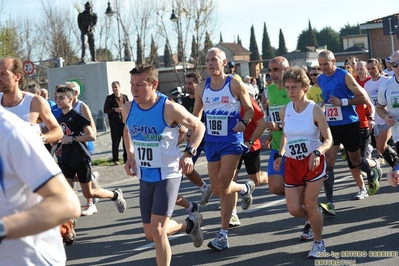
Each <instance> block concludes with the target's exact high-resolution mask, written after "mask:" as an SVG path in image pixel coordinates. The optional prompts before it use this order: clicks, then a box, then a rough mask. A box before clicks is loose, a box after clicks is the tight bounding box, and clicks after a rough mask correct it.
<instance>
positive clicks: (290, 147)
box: [285, 138, 313, 160]
mask: <svg viewBox="0 0 399 266" xmlns="http://www.w3.org/2000/svg"><path fill="white" fill-rule="evenodd" d="M312 152H313V150H312V146H311V144H310V139H309V138H298V139H293V140H290V141H288V142H287V144H286V145H285V156H287V157H290V158H294V159H296V160H303V159H305V158H306V157H308V156H309V154H311V153H312Z"/></svg>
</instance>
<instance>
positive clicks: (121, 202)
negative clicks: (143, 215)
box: [113, 188, 126, 213]
mask: <svg viewBox="0 0 399 266" xmlns="http://www.w3.org/2000/svg"><path fill="white" fill-rule="evenodd" d="M113 192H116V194H118V197H117V198H116V200H114V204H115V206H116V207H117V208H118V211H119V212H120V213H123V212H124V211H125V210H126V200H125V199H124V198H123V193H122V190H121V189H119V188H118V189H114V190H113Z"/></svg>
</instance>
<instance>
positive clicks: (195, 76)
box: [186, 72, 202, 84]
mask: <svg viewBox="0 0 399 266" xmlns="http://www.w3.org/2000/svg"><path fill="white" fill-rule="evenodd" d="M186 78H193V79H194V82H195V83H196V84H198V83H200V82H201V81H202V77H201V75H200V74H198V73H197V72H189V73H187V74H186Z"/></svg>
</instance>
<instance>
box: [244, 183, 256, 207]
mask: <svg viewBox="0 0 399 266" xmlns="http://www.w3.org/2000/svg"><path fill="white" fill-rule="evenodd" d="M245 185H246V186H247V189H248V190H247V193H245V194H244V195H241V208H242V209H243V210H244V211H245V210H248V209H249V208H251V206H252V201H253V198H252V193H253V192H254V190H255V182H254V181H252V180H249V181H247V182H245Z"/></svg>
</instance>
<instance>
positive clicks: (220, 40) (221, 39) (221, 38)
mask: <svg viewBox="0 0 399 266" xmlns="http://www.w3.org/2000/svg"><path fill="white" fill-rule="evenodd" d="M219 42H223V37H222V32H220V39H219Z"/></svg>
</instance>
